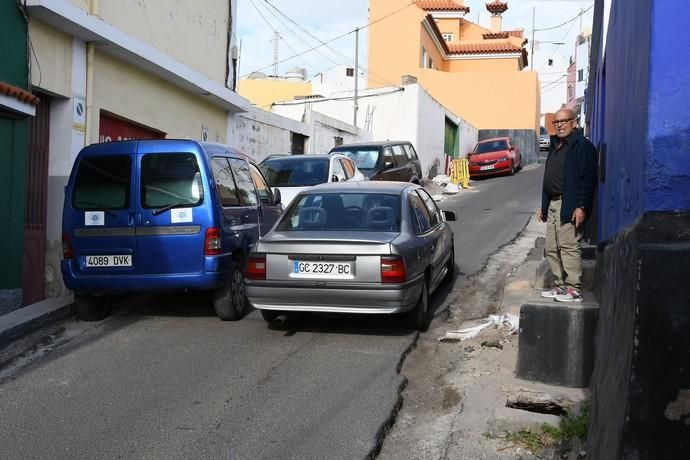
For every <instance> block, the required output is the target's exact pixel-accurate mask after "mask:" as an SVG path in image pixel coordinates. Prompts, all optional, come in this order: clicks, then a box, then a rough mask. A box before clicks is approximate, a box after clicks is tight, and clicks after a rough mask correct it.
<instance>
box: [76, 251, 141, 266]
mask: <svg viewBox="0 0 690 460" xmlns="http://www.w3.org/2000/svg"><path fill="white" fill-rule="evenodd" d="M86 266H87V267H131V266H132V256H131V255H129V254H128V255H117V256H86Z"/></svg>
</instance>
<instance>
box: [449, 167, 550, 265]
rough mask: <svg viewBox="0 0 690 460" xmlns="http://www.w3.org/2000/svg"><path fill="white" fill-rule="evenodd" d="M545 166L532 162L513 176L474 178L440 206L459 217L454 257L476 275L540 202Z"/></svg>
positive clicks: (453, 226) (515, 233) (524, 223)
mask: <svg viewBox="0 0 690 460" xmlns="http://www.w3.org/2000/svg"><path fill="white" fill-rule="evenodd" d="M543 174H544V169H543V166H541V167H538V166H536V165H531V166H528V167H527V168H525V169H524V170H523V171H520V172H518V173H517V174H515V175H514V176H501V177H488V178H485V179H480V180H473V181H472V183H471V187H470V188H469V189H468V190H463V191H462V192H461V193H460V194H458V195H456V196H452V197H450V198H446V199H445V200H444V201H442V202H441V203H440V205H441V208H443V209H449V210H453V211H455V212H456V213H457V217H458V220H457V221H456V222H451V227H452V228H453V231H454V232H455V261H456V264H457V265H458V269H459V270H460V271H461V272H462V273H464V274H466V275H473V274H475V273H476V272H478V271H479V270H481V269H482V268H483V267H484V265H485V264H486V260H487V258H488V257H489V256H490V255H491V254H493V253H494V252H496V250H497V249H498V248H500V247H501V246H503V245H505V244H507V243H509V242H510V241H512V240H513V239H514V238H515V237H516V236H517V235H518V233H519V232H520V230H522V229H523V227H524V226H525V225H526V224H527V221H528V220H529V217H530V216H531V215H534V214H535V213H536V212H537V208H538V207H539V205H540V204H541V184H542V175H543Z"/></svg>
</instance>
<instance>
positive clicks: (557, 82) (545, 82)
mask: <svg viewBox="0 0 690 460" xmlns="http://www.w3.org/2000/svg"><path fill="white" fill-rule="evenodd" d="M558 46H562V45H552V44H544V45H539V44H536V45H535V46H534V55H533V56H532V59H533V60H534V70H535V71H536V72H538V74H539V82H540V84H541V109H540V113H541V124H542V126H543V125H544V114H546V113H554V112H556V111H557V110H558V109H560V108H561V105H563V104H565V103H566V102H567V98H568V95H567V89H568V79H567V76H566V75H567V73H568V58H567V57H566V56H563V55H562V54H560V53H559V50H558V49H556V50H554V47H558ZM549 60H551V65H549Z"/></svg>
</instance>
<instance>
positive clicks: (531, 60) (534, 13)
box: [529, 6, 537, 70]
mask: <svg viewBox="0 0 690 460" xmlns="http://www.w3.org/2000/svg"><path fill="white" fill-rule="evenodd" d="M536 14H537V7H536V6H533V7H532V51H530V57H529V70H534V16H535V15H536Z"/></svg>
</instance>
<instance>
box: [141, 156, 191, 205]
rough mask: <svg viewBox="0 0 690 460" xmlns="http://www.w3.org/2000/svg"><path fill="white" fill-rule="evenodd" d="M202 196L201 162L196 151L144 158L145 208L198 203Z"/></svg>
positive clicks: (142, 184) (142, 196) (142, 187)
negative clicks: (193, 152)
mask: <svg viewBox="0 0 690 460" xmlns="http://www.w3.org/2000/svg"><path fill="white" fill-rule="evenodd" d="M203 198H204V196H203V186H202V182H201V174H200V173H199V165H198V163H197V161H196V157H195V156H194V155H193V154H191V153H151V154H148V155H144V157H143V158H142V159H141V205H142V207H144V208H162V207H166V206H177V205H197V204H199V203H201V202H202V200H203Z"/></svg>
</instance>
